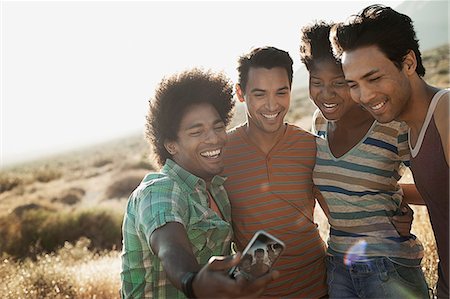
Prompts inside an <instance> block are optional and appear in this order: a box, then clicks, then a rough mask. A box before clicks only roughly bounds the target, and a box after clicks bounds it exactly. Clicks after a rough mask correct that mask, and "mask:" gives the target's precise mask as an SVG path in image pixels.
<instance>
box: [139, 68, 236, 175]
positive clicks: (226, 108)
mask: <svg viewBox="0 0 450 299" xmlns="http://www.w3.org/2000/svg"><path fill="white" fill-rule="evenodd" d="M200 103H209V104H211V105H213V106H214V108H216V110H217V112H218V114H219V116H220V118H221V119H222V121H223V122H224V123H225V125H228V124H229V122H230V120H231V117H232V109H233V107H234V100H233V85H232V83H231V80H230V79H229V78H228V77H227V76H225V74H224V73H222V72H217V73H214V72H212V71H211V70H202V69H199V68H194V69H191V70H187V71H184V72H181V73H177V74H174V75H172V76H170V77H168V78H163V79H162V81H161V82H160V83H159V85H158V87H157V88H156V91H155V96H154V98H153V99H151V100H150V101H149V110H148V114H147V123H146V137H147V139H148V140H149V141H150V143H151V144H152V145H153V150H154V152H155V154H156V157H157V160H158V164H159V165H160V166H162V165H164V163H165V162H166V159H167V158H171V157H172V155H171V154H169V152H168V151H167V150H166V148H165V147H164V142H165V141H174V140H177V139H178V130H179V127H180V122H181V119H182V118H183V115H184V113H185V111H186V110H187V108H188V107H190V106H192V105H194V104H200Z"/></svg>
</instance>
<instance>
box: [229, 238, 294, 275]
mask: <svg viewBox="0 0 450 299" xmlns="http://www.w3.org/2000/svg"><path fill="white" fill-rule="evenodd" d="M284 249H285V245H284V243H283V241H281V240H279V239H277V238H275V237H274V236H272V235H271V234H269V233H267V232H265V231H263V230H259V231H257V232H256V233H255V234H254V235H253V238H252V239H251V240H250V242H249V243H248V245H247V246H246V247H245V249H244V251H243V252H242V258H241V261H240V262H239V264H238V265H237V266H234V267H232V268H231V269H230V270H229V272H228V274H229V275H230V277H231V278H236V277H237V276H238V275H243V276H244V277H245V278H247V279H249V280H252V279H255V278H258V277H260V276H263V275H264V274H266V273H267V272H269V270H270V269H271V268H272V266H273V264H274V263H275V262H276V261H277V259H278V258H279V257H280V255H281V253H282V252H283V251H284Z"/></svg>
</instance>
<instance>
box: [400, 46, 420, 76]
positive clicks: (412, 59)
mask: <svg viewBox="0 0 450 299" xmlns="http://www.w3.org/2000/svg"><path fill="white" fill-rule="evenodd" d="M416 68H417V59H416V54H415V53H414V51H413V50H409V52H408V54H406V55H405V57H404V58H403V69H404V70H405V72H406V73H407V74H408V75H412V74H414V73H415V72H416Z"/></svg>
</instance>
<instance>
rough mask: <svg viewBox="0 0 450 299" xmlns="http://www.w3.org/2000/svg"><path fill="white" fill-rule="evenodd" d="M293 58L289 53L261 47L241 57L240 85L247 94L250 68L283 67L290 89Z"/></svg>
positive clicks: (238, 69)
mask: <svg viewBox="0 0 450 299" xmlns="http://www.w3.org/2000/svg"><path fill="white" fill-rule="evenodd" d="M292 64H293V61H292V58H291V56H289V53H288V52H286V51H283V50H280V49H277V48H275V47H261V48H256V49H253V50H252V51H250V53H248V54H244V55H242V56H241V57H239V60H238V67H237V71H238V73H239V85H240V86H241V89H242V91H244V92H245V88H246V86H247V81H248V72H249V70H250V67H263V68H266V69H271V68H274V67H282V68H284V69H285V70H286V72H287V74H288V78H289V87H291V85H292V75H293V70H292Z"/></svg>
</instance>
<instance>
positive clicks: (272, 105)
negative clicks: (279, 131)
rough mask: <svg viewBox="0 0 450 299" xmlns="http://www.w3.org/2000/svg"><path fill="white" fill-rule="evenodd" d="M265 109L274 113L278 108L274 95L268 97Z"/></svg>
mask: <svg viewBox="0 0 450 299" xmlns="http://www.w3.org/2000/svg"><path fill="white" fill-rule="evenodd" d="M267 108H268V109H269V111H274V110H276V109H277V108H278V102H277V99H276V96H275V95H269V96H268V97H267Z"/></svg>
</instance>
